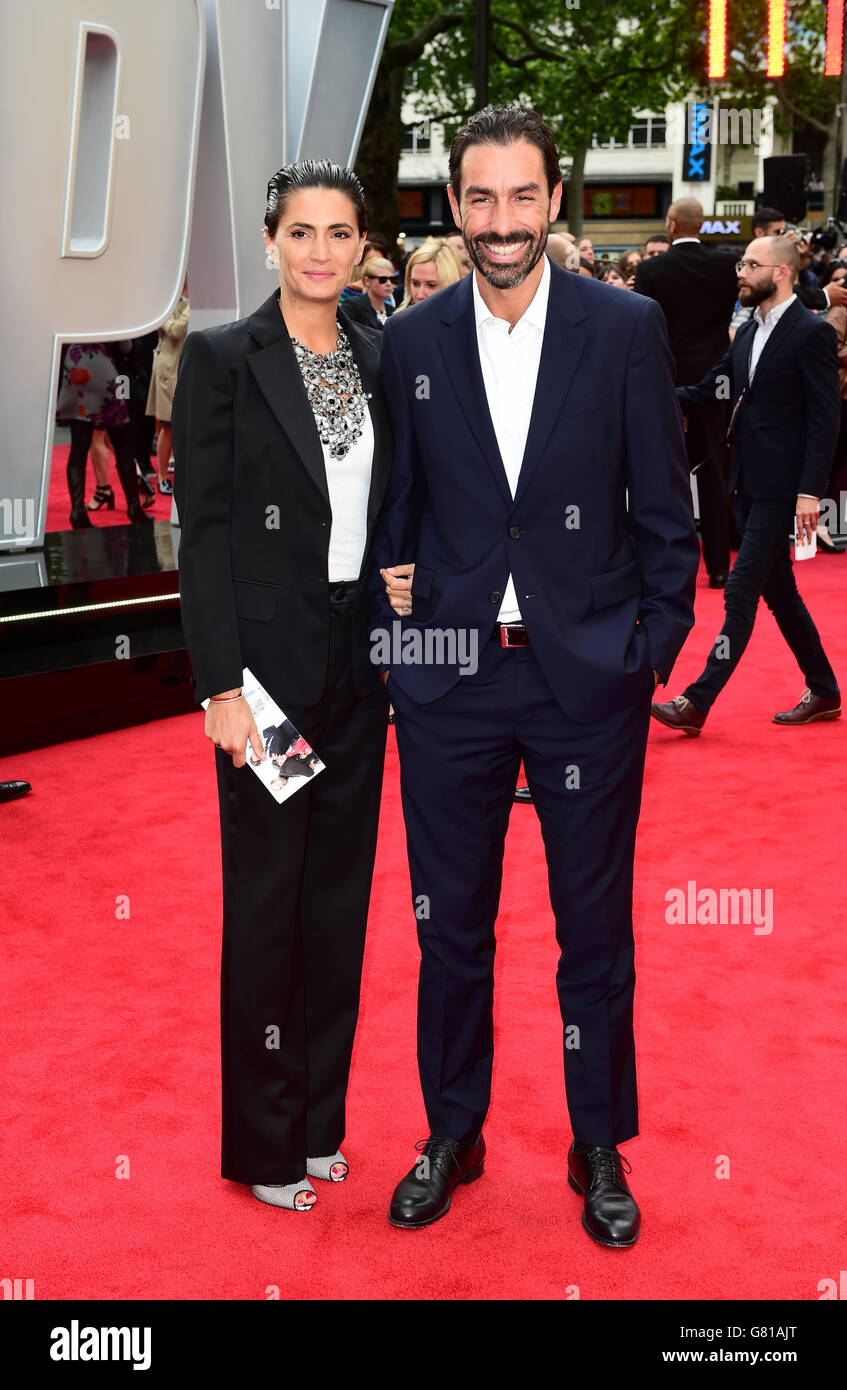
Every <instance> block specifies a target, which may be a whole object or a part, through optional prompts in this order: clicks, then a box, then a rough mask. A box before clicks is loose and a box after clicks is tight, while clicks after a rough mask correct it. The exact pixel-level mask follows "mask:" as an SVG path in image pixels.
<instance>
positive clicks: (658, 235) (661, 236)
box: [644, 232, 670, 251]
mask: <svg viewBox="0 0 847 1390" xmlns="http://www.w3.org/2000/svg"><path fill="white" fill-rule="evenodd" d="M654 241H660V242H661V243H662V245H663V246H670V241H669V240H668V234H667V232H654V233H653V235H652V236H648V237H645V238H644V250H645V251H646V250H647V247H648V246H649V245H650V244H651V242H654Z"/></svg>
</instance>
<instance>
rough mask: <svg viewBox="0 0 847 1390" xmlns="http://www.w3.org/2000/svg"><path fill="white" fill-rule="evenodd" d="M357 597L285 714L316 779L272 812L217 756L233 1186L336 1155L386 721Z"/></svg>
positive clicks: (295, 1176) (225, 1139) (258, 790)
mask: <svg viewBox="0 0 847 1390" xmlns="http://www.w3.org/2000/svg"><path fill="white" fill-rule="evenodd" d="M345 592H346V595H347V596H346V597H344V598H342V599H337V598H335V597H333V595H334V594H336V593H345ZM355 601H356V600H355V586H347V588H346V591H345V589H344V587H343V586H342V587H339V586H331V587H330V606H331V608H330V622H331V626H330V647H329V672H328V678H327V687H326V692H325V694H324V696H323V698H322V699H321V700H320V701H319V703H318V704H316V705H313V706H310V707H309V708H304V709H293V708H286V710H285V713H286V714H287V715H288V717H289V718H290V719H291V720H293V722H294V723H295V724H296V726H297V728H298V729H299V731H300V733H301V734H302V735H303V736H304V738H305V739H306V740H307V741H308V742H309V743H310V744H311V745H312V746H313V747H314V749H315V751H316V752H317V753H318V754H319V755H320V757H321V759H322V760H323V762H324V763H325V764H326V768H325V770H324V771H323V772H321V773H319V774H318V775H317V776H315V777H314V778H313V779H312V780H311V781H309V782H308V783H307V784H306V785H301V786H300V788H299V789H298V791H297V792H296V793H294V795H292V796H291V797H290V798H289V799H288V800H287V801H285V802H283V803H282V804H281V805H280V804H278V803H277V802H276V801H275V800H274V798H273V797H272V796H270V795H269V794H268V792H267V790H266V789H265V787H264V786H263V785H262V784H261V782H260V781H259V779H258V778H257V777H255V776H254V775H253V773H252V772H251V770H250V768H249V767H247V766H246V765H245V766H244V767H242V768H234V767H233V765H232V759H231V758H230V757H229V756H228V755H227V754H225V753H223V752H222V751H221V750H220V749H216V750H215V757H216V763H217V775H218V796H219V802H220V813H221V845H222V859H223V950H222V959H221V1062H222V1116H221V1119H222V1151H221V1173H222V1176H223V1177H225V1178H231V1179H234V1180H235V1181H237V1182H243V1183H250V1184H258V1183H262V1184H265V1183H283V1184H288V1183H293V1182H298V1181H299V1180H300V1179H301V1178H302V1177H303V1176H304V1174H305V1172H306V1158H307V1156H308V1157H312V1158H316V1157H320V1156H324V1155H327V1154H333V1153H335V1152H336V1150H337V1149H338V1147H339V1145H340V1144H341V1142H342V1140H343V1138H344V1124H345V1120H344V1116H345V1097H346V1092H347V1081H348V1076H349V1070H350V1057H351V1052H352V1048H353V1037H354V1033H355V1028H356V1019H357V1015H358V1007H359V989H360V982H361V969H362V955H363V951H364V942H365V925H366V922H367V915H368V900H369V896H370V888H371V878H372V875H373V864H374V853H375V849H376V837H377V825H378V818H379V801H380V791H381V787H382V769H383V762H384V756H385V736H386V729H387V724H388V699H387V696H386V694H385V691H384V689H383V688H382V686H379V687H377V688H376V689H375V690H374V692H373V693H372V694H369V695H367V696H359V695H357V694H356V693H355V690H354V689H353V685H352V677H351V669H352V668H351V653H352V634H351V613H352V607H353V603H354V602H355ZM291 659H292V661H296V660H297V654H296V652H292V656H291ZM256 674H257V675H259V674H260V673H259V672H258V671H257V673H256ZM269 693H270V694H271V695H273V694H274V692H273V691H270V692H269Z"/></svg>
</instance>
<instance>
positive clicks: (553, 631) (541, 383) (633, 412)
mask: <svg viewBox="0 0 847 1390" xmlns="http://www.w3.org/2000/svg"><path fill="white" fill-rule="evenodd" d="M550 273H551V279H550V294H549V300H548V308H547V322H546V327H545V331H544V338H543V343H542V351H541V362H540V366H539V371H538V379H537V385H536V390H535V399H534V404H533V409H532V417H531V422H530V427H529V433H528V436H527V441H526V448H525V451H524V456H523V462H522V466H521V472H520V479H519V482H518V487H517V492H516V496H515V498H514V499H513V498H512V494H511V492H510V489H509V484H508V481H507V478H506V472H505V469H504V467H503V462H502V459H501V457H500V451H499V449H498V446H497V438H496V435H495V433H494V427H493V424H492V422H491V416H490V413H489V410H488V404H487V401H486V396H485V387H484V385H483V379H482V371H481V368H480V362H479V353H478V349H477V340H476V324H475V318H474V306H473V293H472V285H471V277H470V275H468V276H466V277H465V278H464V279H463V280H460V281H458V283H456V284H454V285H450V286H448V287H447V288H446V289H444V290H441V291H440V292H439V293H438V294H436V295H433V296H431V297H430V298H429V299H427V300H425V301H424V302H423V303H422V304H418V305H415V306H414V307H413V308H409V309H405V310H404V311H403V312H402V313H399V314H395V315H394V316H393V318H392V319H391V320H390V322H389V323H388V324H387V325H386V328H385V332H384V334H383V350H382V356H381V373H382V380H383V386H384V390H385V396H386V399H387V401H388V406H389V411H390V413H391V416H392V422H393V426H394V436H395V454H394V466H393V471H392V475H391V480H390V482H389V487H388V492H387V493H386V499H385V504H384V507H383V511H382V515H381V518H380V522H379V524H378V526H377V531H376V534H375V536H374V548H373V558H374V580H373V585H374V614H375V622H374V624H373V627H378V628H381V629H387V630H388V631H389V632H390V631H391V630H392V625H393V624H395V623H398V622H399V621H400V620H399V619H397V616H396V614H395V613H394V612H393V610H392V609H391V608H390V606H389V604H388V601H387V598H386V597H385V594H384V590H383V586H382V583H381V581H380V579H379V574H378V568H379V567H381V566H388V565H397V564H400V563H408V562H409V561H414V562H415V566H416V568H415V573H414V579H413V581H412V596H413V605H412V609H413V611H412V614H411V615H410V617H409V618H408V619H403V620H402V629H403V635H404V637H405V632H406V629H414V628H417V629H420V630H421V632H422V639H423V636H424V634H425V633H426V630H427V629H440V630H442V631H447V632H450V631H458V630H459V629H464V630H465V632H467V630H468V629H473V630H476V633H477V640H478V642H479V648H478V649H479V650H481V648H482V644H483V643H484V642H486V641H488V640H489V638H490V636H491V632H492V628H493V626H494V624H495V622H496V619H497V614H498V611H499V608H500V603H501V599H502V595H503V591H504V590H505V588H506V582H507V579H508V576H509V573H510V572H511V574H512V575H513V576H514V580H515V588H516V593H517V596H518V603H519V605H520V609H521V614H522V617H523V620H524V622H525V624H526V627H527V630H528V632H529V635H530V639H531V641H532V645H533V648H534V651H535V654H536V656H537V659H538V661H539V663H540V665H541V668H542V670H543V671H544V674H545V676H546V678H547V680H548V682H549V684H550V686H551V687H552V689H553V691H554V693H555V695H556V698H557V699H558V701H559V703H560V704H561V706H562V708H563V709H564V710H565V711H566V713H568V714H570V715H571V716H572V717H573V718H575V719H577V720H579V721H581V722H587V721H589V720H590V719H592V718H594V717H596V716H597V715H602V714H603V713H610V712H612V711H613V710H615V709H620V708H623V707H625V706H626V705H627V704H633V703H636V702H637V701H638V700H639V698H646V697H647V694H648V691H649V690H652V688H653V675H652V671H653V668H654V667H655V668H656V670H658V671H659V673H660V675H661V677H662V679H663V681H667V678H668V676H669V675H670V671H671V668H672V666H673V664H674V662H675V660H676V658H677V655H678V654H679V651H680V648H681V647H682V645H683V642H684V641H685V638H686V635H687V634H688V631H689V629H690V628H691V626H692V623H693V621H694V617H693V601H694V583H695V575H696V571H697V564H698V557H699V548H698V542H697V537H696V533H695V529H694V516H693V508H692V503H691V491H690V485H689V481H688V462H687V458H686V453H685V445H684V439H683V430H682V415H681V411H680V408H679V405H678V403H677V400H676V396H675V392H674V366H673V359H672V357H671V354H670V349H669V346H668V337H667V330H666V326H665V321H664V318H663V316H662V312H661V310H660V309H659V308H658V306H657V305H656V304H654V303H653V302H652V301H651V300H649V299H645V298H643V297H642V296H641V295H636V294H632V293H631V292H628V291H625V290H622V289H619V288H616V287H614V286H611V285H604V284H601V283H599V282H597V281H594V280H589V279H588V278H587V277H585V276H578V275H574V274H572V273H571V272H569V271H566V270H562V269H561V268H560V267H558V266H556V265H551V267H550ZM573 508H578V511H576V512H575V511H574V510H573ZM575 520H578V523H579V524H578V526H574V524H573V523H574V521H575ZM569 521H570V525H568V522H569ZM372 640H373V630H372ZM409 650H410V653H411V652H412V651H413V645H412V642H411V641H410V643H409ZM430 651H431V652H439V654H440V655H441V656H442V657H443V656H447V657H449V656H450V655H451V652H450V647H449V644H448V643H446V642H445V643H444V644H442V646H441V647H440V649H439V648H438V647H437V646H436V645H435V644H433V645H432V646H431V648H430ZM457 651H459V659H458V660H455V661H452V662H451V661H450V660H440V661H430V662H424V663H415V664H412V663H407V662H404V661H401V662H400V663H399V664H398V662H397V661H396V660H395V661H394V662H393V664H392V665H391V677H392V680H396V681H397V683H398V685H399V686H400V687H401V688H402V689H403V690H404V691H406V692H407V693H408V694H409V695H410V696H411V698H413V699H415V700H418V701H420V702H423V703H427V702H429V701H432V700H436V699H438V698H439V697H440V696H441V695H443V694H444V693H445V692H446V691H447V690H449V689H450V688H451V686H452V685H453V684H455V682H456V681H457V680H458V679H460V678H461V676H460V671H461V665H460V661H461V648H459V647H458V645H457Z"/></svg>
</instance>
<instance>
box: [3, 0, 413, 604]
mask: <svg viewBox="0 0 847 1390" xmlns="http://www.w3.org/2000/svg"><path fill="white" fill-rule="evenodd" d="M392 5H393V0H308V3H303V0H145V3H144V5H143V6H141V5H139V4H138V3H137V0H42V3H40V4H38V5H4V6H2V7H0V55H2V57H0V64H2V67H0V72H2V81H0V121H2V132H3V138H2V140H1V141H0V187H2V189H3V202H4V213H5V218H4V222H5V240H4V255H3V264H2V277H1V278H0V314H2V320H3V323H4V325H5V331H6V334H7V337H8V340H9V342H10V344H13V345H14V350H13V351H12V350H11V349H10V350H8V351H7V353H6V354H5V361H4V366H3V372H2V375H0V412H2V419H3V421H4V429H3V433H2V444H0V449H2V465H0V551H2V552H12V553H13V555H14V558H7V559H6V560H5V561H4V562H2V563H0V587H2V588H4V589H6V588H19V587H21V586H22V585H26V584H27V583H29V582H33V578H32V577H31V576H28V575H27V574H25V573H24V571H26V570H29V569H33V570H36V571H37V569H38V566H39V556H38V553H37V551H35V552H34V553H31V554H29V555H22V554H20V552H21V551H22V550H24V549H26V548H32V547H38V546H41V545H43V543H44V529H45V516H46V509H47V485H48V479H49V468H50V458H51V452H52V447H53V428H54V408H55V399H56V390H57V385H58V370H59V358H60V352H61V345H62V343H63V342H104V341H112V340H115V339H122V338H134V337H140V336H141V335H142V334H144V333H148V332H149V331H150V330H151V329H154V328H157V327H158V326H159V325H160V324H161V323H163V322H164V321H165V319H166V318H167V317H168V316H169V314H170V313H171V312H172V310H173V308H174V306H175V305H176V303H177V300H178V298H179V294H180V291H181V289H182V285H183V281H184V278H185V275H186V272H187V273H188V279H189V293H190V297H191V327H192V328H208V327H210V326H211V325H212V324H215V323H222V322H227V321H228V320H231V319H235V318H240V317H242V316H243V315H245V314H247V313H250V312H251V311H252V310H253V309H255V308H256V307H257V306H258V305H259V304H260V303H261V302H262V301H263V300H264V299H265V298H266V297H267V295H268V294H269V293H270V292H271V290H272V289H273V288H274V285H275V283H276V280H277V274H276V272H275V271H273V270H272V269H271V268H270V267H268V266H267V264H266V261H265V256H264V248H263V245H262V241H261V226H262V218H263V216H264V206H265V190H266V186H267V181H268V179H269V177H270V176H271V174H273V173H275V172H276V170H277V169H278V168H279V167H280V166H281V165H282V164H284V163H286V162H287V161H289V160H293V159H300V158H310V157H313V158H314V157H321V156H327V157H329V158H331V159H335V160H337V161H339V162H340V163H342V164H352V163H353V161H354V159H355V156H356V151H357V148H358V143H359V137H360V134H361V130H362V125H363V123H364V119H365V115H366V113H367V108H368V102H369V99H370V94H371V88H372V86H373V81H374V77H375V74H376V67H377V63H378V61H379V57H380V53H381V51H382V45H383V42H384V38H385V33H386V29H387V27H388V21H389V18H390V13H391V8H392ZM327 92H331V93H332V100H331V102H327V101H326V97H325V94H326V93H327ZM321 94H323V98H322V96H321ZM15 552H17V554H14V553H15ZM34 582H38V581H37V579H35V580H34Z"/></svg>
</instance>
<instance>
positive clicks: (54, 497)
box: [45, 444, 172, 531]
mask: <svg viewBox="0 0 847 1390" xmlns="http://www.w3.org/2000/svg"><path fill="white" fill-rule="evenodd" d="M69 453H70V445H69V444H56V445H54V447H53V464H52V469H51V472H50V486H49V491H48V494H47V521H46V523H45V530H46V531H69V530H70V521H69V517H70V514H71V504H70V499H69V498H68V483H67V467H68V454H69ZM150 466H151V468H152V469H153V470H154V472H155V469H156V460H155V458H152V457H151V459H150ZM151 481H152V479H151ZM109 483H110V485H111V488H112V491H113V492H114V494H115V509H114V511H111V512H110V511H108V510H107V509H106V508H105V507H103V508H101V510H100V511H98V512H92V513H91V524H92V526H126V524H127V515H126V498H125V497H124V493H123V488H122V487H121V484H120V479H119V478H118V470H117V468H116V467H115V456H114V454H113V453H111V452H110V454H109ZM153 486H154V487H156V501H155V503H154V504H153V506H152V507H151V508H150V510H149V514H150V516H151V517H152V518H153V520H154V521H169V520H170V515H171V501H172V499H171V498H170V497H163V495H162V494H161V493H160V492H159V489H158V486H157V485H156V484H155V483H154V484H153ZM95 487H96V483H95V481H94V466H93V464H92V462H91V456H90V455H89V458H88V467H87V469H86V472H85V500H86V502H88V501H89V500H90V499H91V498H92V497H93V496H94V488H95Z"/></svg>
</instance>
